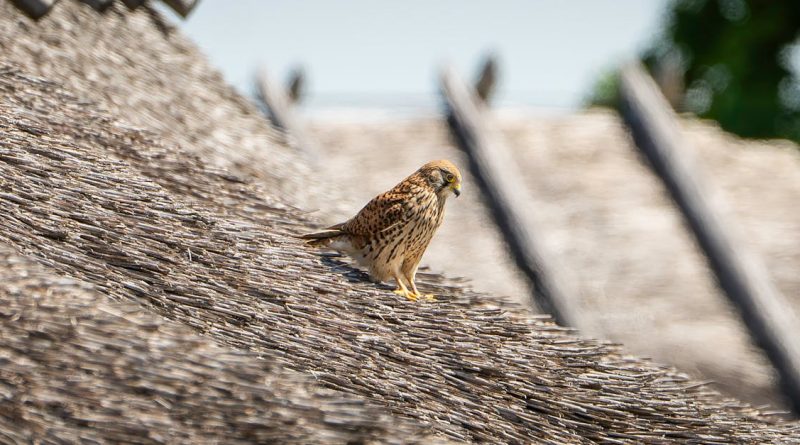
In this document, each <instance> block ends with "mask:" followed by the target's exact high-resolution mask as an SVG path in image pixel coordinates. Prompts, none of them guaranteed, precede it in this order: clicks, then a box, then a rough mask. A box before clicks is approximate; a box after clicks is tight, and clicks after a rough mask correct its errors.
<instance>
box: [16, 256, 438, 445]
mask: <svg viewBox="0 0 800 445" xmlns="http://www.w3.org/2000/svg"><path fill="white" fill-rule="evenodd" d="M0 338H2V341H0V443H139V444H144V443H226V444H244V443H296V444H309V443H363V444H367V443H376V444H377V443H407V442H416V443H425V444H428V443H431V441H439V439H437V438H435V437H425V436H423V435H421V434H420V428H419V427H414V426H411V425H410V424H409V423H408V422H402V421H398V420H397V419H396V418H393V417H391V416H389V415H388V413H387V412H386V410H385V408H378V407H377V406H375V405H368V404H365V403H364V400H363V398H358V397H353V396H346V395H344V394H342V393H341V392H338V391H332V390H325V389H322V388H320V387H319V386H318V385H316V384H315V383H314V382H313V380H312V379H310V378H308V377H306V376H302V375H299V374H297V373H294V372H291V371H286V370H284V369H283V368H282V367H281V366H278V365H276V364H275V363H274V362H273V361H269V360H261V359H258V358H257V357H255V355H254V354H252V353H247V352H242V351H235V350H232V349H230V348H223V347H220V346H217V345H215V344H214V343H213V341H211V340H210V339H208V338H203V337H200V336H198V335H197V334H195V333H193V332H192V331H191V330H190V329H188V328H186V327H185V326H180V325H179V324H177V323H174V322H169V321H166V320H164V318H162V317H158V316H154V315H153V314H149V313H146V312H144V311H142V310H141V309H140V308H139V307H138V305H135V304H130V303H128V304H122V303H111V302H110V301H109V300H108V299H107V298H106V297H104V296H102V295H100V294H99V293H97V292H96V291H95V290H94V289H92V287H91V286H88V285H85V284H81V283H80V282H76V281H74V280H71V279H67V278H63V277H59V276H57V275H53V274H52V272H48V270H47V269H46V268H43V267H40V266H39V265H37V264H34V263H33V262H32V261H30V260H28V259H26V258H22V257H19V256H17V255H15V254H13V253H12V251H11V249H10V248H9V247H8V246H5V245H0Z"/></svg>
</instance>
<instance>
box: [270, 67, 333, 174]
mask: <svg viewBox="0 0 800 445" xmlns="http://www.w3.org/2000/svg"><path fill="white" fill-rule="evenodd" d="M295 72H297V70H296V71H295ZM302 83H303V80H302V76H301V77H300V78H299V79H297V76H295V80H292V82H291V85H290V91H289V92H288V93H287V92H286V91H284V89H283V87H281V86H279V85H278V84H277V83H275V82H274V81H273V80H272V79H271V78H270V76H269V74H268V73H267V70H265V69H263V68H262V69H261V70H259V72H258V74H257V75H256V90H257V94H258V98H259V100H261V102H262V104H263V105H264V107H265V108H266V111H267V113H268V114H269V117H270V120H271V121H272V122H273V123H274V124H275V125H276V126H277V127H278V128H280V129H282V130H283V131H284V132H285V133H286V134H287V135H288V136H289V137H290V143H292V144H293V145H295V146H297V148H299V149H300V150H302V151H303V152H305V153H306V154H307V155H309V159H311V160H315V159H316V156H315V155H316V154H317V153H318V149H317V146H316V143H315V142H314V140H313V138H311V137H310V136H309V135H308V133H307V132H306V129H305V125H303V123H302V122H301V120H300V119H298V118H297V116H296V115H295V113H294V107H293V103H294V102H295V100H296V99H293V96H294V95H295V94H296V97H298V98H299V97H300V94H301V90H302ZM293 91H296V93H295V92H293Z"/></svg>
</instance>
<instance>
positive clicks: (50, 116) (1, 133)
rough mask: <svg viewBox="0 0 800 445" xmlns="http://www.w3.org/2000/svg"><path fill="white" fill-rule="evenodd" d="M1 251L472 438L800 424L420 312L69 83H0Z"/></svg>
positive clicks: (284, 217)
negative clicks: (66, 86) (9, 249)
mask: <svg viewBox="0 0 800 445" xmlns="http://www.w3.org/2000/svg"><path fill="white" fill-rule="evenodd" d="M0 73H1V74H0V92H2V94H1V95H0V189H2V191H1V192H0V193H1V194H0V199H1V200H2V201H3V206H2V212H3V218H0V241H2V242H4V243H7V244H9V245H11V246H13V247H14V248H15V249H16V250H17V251H19V252H23V253H25V254H26V255H29V256H30V257H32V258H35V259H36V260H37V261H38V262H39V263H40V264H42V265H44V267H46V268H47V270H48V271H52V272H57V273H60V274H64V275H66V276H69V277H71V278H74V279H78V280H81V281H83V282H86V283H90V284H92V285H94V286H95V287H96V289H97V291H98V292H100V293H103V294H105V295H108V296H109V297H111V298H112V299H114V300H117V301H122V302H135V303H138V304H140V305H142V306H143V307H145V308H147V309H149V310H151V311H153V312H155V313H157V314H161V315H163V316H166V317H167V318H169V319H172V320H174V321H176V322H178V323H181V324H183V325H186V326H189V327H192V328H194V329H195V330H196V331H197V332H200V333H202V334H203V335H204V336H206V337H207V338H209V339H213V340H214V341H215V342H216V343H218V344H220V345H224V346H227V347H234V348H239V349H242V350H248V351H252V352H254V353H257V354H263V355H264V356H265V357H272V358H273V359H274V360H276V361H277V362H278V363H280V364H281V365H283V366H286V367H288V368H291V369H294V370H296V371H301V372H304V373H306V374H307V375H311V376H313V377H314V378H315V379H316V381H317V382H319V384H321V385H324V386H327V387H329V388H333V389H338V390H341V391H344V392H346V393H349V394H353V395H355V396H361V397H365V398H367V399H369V400H371V401H373V402H375V403H379V404H382V405H383V406H385V407H387V408H388V409H389V410H390V411H391V412H393V413H394V414H396V415H399V416H401V417H404V418H407V419H410V420H412V421H416V422H419V423H422V424H424V425H426V426H428V427H430V428H431V430H432V431H433V432H436V433H438V434H440V435H442V436H444V437H447V438H450V439H453V440H457V441H489V442H508V443H524V442H529V441H531V440H537V441H544V442H547V441H549V442H551V443H566V442H569V443H581V442H591V441H597V440H604V441H615V440H621V441H626V440H627V441H631V442H638V443H641V442H653V443H657V442H662V441H664V440H666V439H673V440H675V439H679V440H682V441H695V442H703V443H709V442H726V441H737V442H754V443H755V442H759V443H761V442H764V441H771V442H776V443H779V442H787V443H788V442H789V441H790V440H791V438H792V437H796V434H797V426H796V424H771V423H769V422H767V421H766V420H767V419H765V418H763V417H760V416H759V414H758V412H757V411H756V410H753V409H751V408H748V407H747V406H744V405H742V404H739V403H737V402H734V401H732V400H730V399H725V398H723V397H721V396H719V395H718V394H717V393H715V392H713V391H708V390H706V389H704V388H703V387H702V385H697V383H696V382H693V381H691V380H689V379H687V378H686V377H685V376H683V375H681V374H678V373H676V372H674V371H671V370H669V369H665V368H662V367H658V366H655V365H652V364H650V363H648V362H647V361H642V360H638V359H634V358H631V357H625V356H621V355H620V354H619V351H618V349H617V348H615V347H612V346H609V345H604V344H600V343H598V342H596V341H592V340H584V339H580V338H576V337H574V336H572V335H571V334H569V332H568V331H565V330H564V329H562V328H559V327H557V326H554V325H552V324H551V323H549V322H548V321H546V320H536V319H533V318H531V317H529V316H528V315H527V314H526V312H525V311H524V310H521V309H518V308H514V306H513V304H510V303H508V304H507V307H506V309H502V308H499V307H497V306H496V304H494V303H492V299H490V298H488V297H486V296H482V295H478V294H474V293H468V292H465V291H464V290H463V289H462V288H460V287H458V286H453V285H451V284H448V282H447V281H444V280H443V279H441V278H440V277H436V276H427V277H425V279H424V283H423V285H422V286H421V287H422V288H423V289H424V290H426V291H433V292H435V293H437V294H439V295H441V297H440V301H439V302H437V303H432V304H412V303H409V302H407V301H404V300H402V299H398V298H396V297H395V296H394V295H393V294H391V293H390V292H387V290H386V289H384V288H381V287H378V286H375V285H373V284H371V283H369V282H366V281H365V280H364V279H363V276H362V274H360V273H357V272H354V271H352V269H349V268H348V267H347V266H346V265H344V264H341V263H338V262H336V261H334V260H330V259H322V260H321V259H320V257H319V256H318V254H317V253H316V252H314V251H311V250H308V249H306V248H305V247H304V246H302V244H301V243H300V242H299V241H298V240H296V239H294V238H292V237H291V235H292V234H293V233H294V232H296V231H299V230H301V227H302V225H304V224H305V223H304V221H303V215H301V214H299V213H298V212H297V211H296V210H294V209H292V208H291V207H288V206H283V205H280V203H276V202H270V201H267V200H264V199H262V197H263V196H266V195H267V194H268V193H267V191H266V190H264V189H263V188H261V187H259V186H257V185H256V184H251V183H249V182H248V180H246V179H244V178H240V177H237V176H235V175H232V174H221V173H220V172H219V171H216V170H213V169H207V168H206V167H205V166H204V165H203V163H202V162H200V161H199V160H198V159H197V158H195V157H193V156H192V155H191V154H190V153H187V152H186V151H184V150H182V149H181V148H180V147H177V146H167V145H165V144H164V142H163V141H161V140H159V139H158V137H157V136H156V135H153V134H150V133H146V132H142V131H139V130H136V129H133V128H131V127H130V126H128V125H126V124H122V123H121V122H120V120H118V119H117V118H115V117H111V116H109V115H107V114H104V113H103V112H102V111H100V110H97V109H96V108H95V107H94V106H92V105H91V104H87V103H85V102H82V101H80V100H78V99H77V98H76V97H74V96H73V95H71V94H70V93H68V92H66V91H64V90H62V89H61V88H60V87H58V86H57V85H54V84H51V83H49V82H45V81H42V80H39V79H36V78H32V77H29V76H28V75H25V74H22V73H20V72H18V71H17V70H16V69H15V68H12V67H4V68H2V69H0Z"/></svg>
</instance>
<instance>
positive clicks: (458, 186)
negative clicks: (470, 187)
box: [450, 184, 461, 198]
mask: <svg viewBox="0 0 800 445" xmlns="http://www.w3.org/2000/svg"><path fill="white" fill-rule="evenodd" d="M450 188H451V189H453V194H454V195H456V198H458V197H459V196H461V184H453V185H451V186H450Z"/></svg>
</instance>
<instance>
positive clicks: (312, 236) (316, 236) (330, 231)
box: [300, 224, 344, 247]
mask: <svg viewBox="0 0 800 445" xmlns="http://www.w3.org/2000/svg"><path fill="white" fill-rule="evenodd" d="M342 235H344V232H342V224H336V225H334V226H330V227H328V228H327V229H323V230H320V231H319V232H314V233H307V234H305V235H302V236H300V238H301V239H304V240H306V243H308V245H310V246H316V247H324V246H327V245H329V244H331V243H332V242H333V241H335V240H336V239H337V238H339V237H340V236H342Z"/></svg>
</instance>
